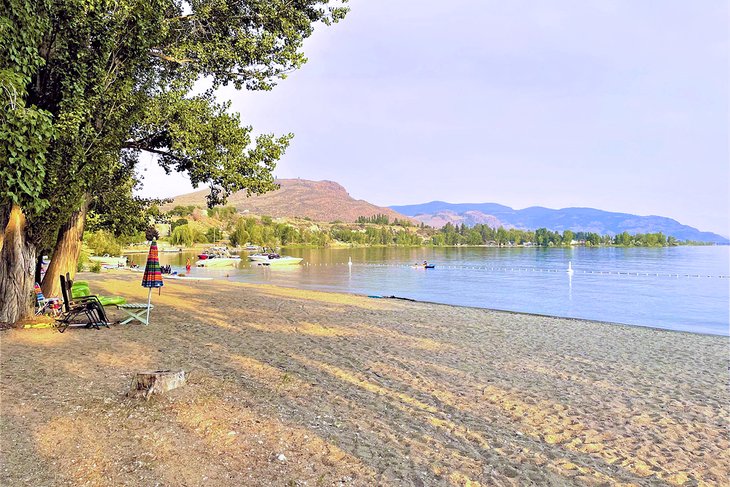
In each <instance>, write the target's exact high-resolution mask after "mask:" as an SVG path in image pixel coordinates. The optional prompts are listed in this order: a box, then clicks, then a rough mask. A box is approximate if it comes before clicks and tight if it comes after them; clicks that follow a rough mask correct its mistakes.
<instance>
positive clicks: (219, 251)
mask: <svg viewBox="0 0 730 487" xmlns="http://www.w3.org/2000/svg"><path fill="white" fill-rule="evenodd" d="M230 256H231V254H230V253H229V252H228V248H227V247H209V248H207V249H205V250H204V251H203V252H202V253H200V254H198V259H200V260H206V259H212V258H214V257H230Z"/></svg>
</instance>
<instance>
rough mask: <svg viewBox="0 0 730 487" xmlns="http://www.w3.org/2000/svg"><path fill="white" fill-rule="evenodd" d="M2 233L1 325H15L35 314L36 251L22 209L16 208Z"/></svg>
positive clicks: (0, 276)
mask: <svg viewBox="0 0 730 487" xmlns="http://www.w3.org/2000/svg"><path fill="white" fill-rule="evenodd" d="M2 230H3V231H2V232H1V234H2V248H1V249H0V322H2V323H15V322H17V321H18V320H20V319H22V318H26V317H28V316H30V315H31V314H32V313H33V304H32V303H33V300H32V294H33V271H34V270H35V259H36V248H35V244H33V243H32V242H30V241H29V240H28V239H27V234H26V230H27V228H26V221H25V215H23V210H21V209H20V207H19V206H17V205H13V206H12V210H11V211H10V214H9V216H8V218H7V224H6V225H5V226H4V227H3V228H2Z"/></svg>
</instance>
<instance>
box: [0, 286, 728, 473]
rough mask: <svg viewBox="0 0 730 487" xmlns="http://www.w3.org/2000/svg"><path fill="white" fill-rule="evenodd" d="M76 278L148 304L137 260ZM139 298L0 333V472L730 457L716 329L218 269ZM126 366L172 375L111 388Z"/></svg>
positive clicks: (718, 465)
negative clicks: (337, 288)
mask: <svg viewBox="0 0 730 487" xmlns="http://www.w3.org/2000/svg"><path fill="white" fill-rule="evenodd" d="M78 278H79V279H85V280H88V281H89V284H90V287H91V289H92V291H93V292H96V293H99V294H102V295H116V294H119V295H123V296H125V297H127V299H128V301H129V302H142V301H144V302H146V298H147V289H145V288H142V287H141V286H140V283H139V280H140V279H139V276H138V275H135V274H133V273H125V274H122V273H106V274H82V275H79V276H78ZM152 303H153V305H154V306H155V308H154V309H153V310H152V316H151V323H150V325H149V326H144V325H140V324H129V325H112V327H111V328H109V329H106V328H102V329H101V330H92V329H83V328H82V329H79V328H75V329H69V330H67V331H66V332H65V333H63V334H60V333H58V332H56V331H54V330H47V329H45V330H44V329H26V330H19V329H13V330H8V331H3V332H2V333H0V345H1V347H2V354H0V365H1V366H2V376H1V377H0V386H1V392H2V397H3V404H2V409H3V417H4V422H3V423H2V424H0V428H1V430H0V431H1V433H2V438H3V441H2V442H0V453H2V456H3V458H4V459H5V465H6V468H5V469H4V470H3V471H0V483H2V484H4V485H20V484H29V485H30V484H33V485H66V484H69V485H80V484H85V483H88V484H89V485H133V486H137V485H139V486H143V485H154V484H156V483H160V484H161V485H191V486H192V485H214V486H218V485H220V486H224V485H286V484H291V485H305V483H306V485H310V486H311V485H340V486H345V485H347V486H350V485H352V486H369V485H396V486H400V485H403V486H411V485H413V486H421V485H444V486H457V485H459V486H463V485H524V484H537V485H601V484H614V483H626V484H637V485H647V484H653V483H662V484H670V485H683V484H696V483H699V484H707V485H713V484H714V485H717V484H719V483H721V479H722V478H724V476H725V474H726V472H727V471H728V469H729V468H730V450H729V449H730V439H728V436H727V431H726V425H727V424H728V421H730V406H729V405H728V404H730V394H729V393H728V391H727V388H726V385H725V377H726V372H727V367H728V357H727V353H726V352H727V343H728V340H727V338H726V337H719V336H713V335H700V334H693V333H686V332H685V333H684V334H682V335H677V334H675V333H657V330H655V329H651V328H645V327H638V326H606V323H602V322H595V321H587V320H577V319H570V318H559V317H545V316H537V315H529V314H524V313H515V312H502V311H494V310H487V309H484V308H468V307H460V306H454V305H448V304H432V303H424V302H410V301H401V300H394V299H372V298H367V297H364V296H361V295H354V294H345V293H333V292H328V291H310V290H303V289H297V288H287V287H278V286H274V285H270V284H249V283H240V282H230V281H229V282H228V283H226V284H223V283H221V282H219V281H195V282H188V283H181V282H180V280H171V281H168V282H165V286H164V287H163V288H162V291H161V294H158V293H157V292H154V293H153V296H152ZM109 314H110V317H111V318H112V319H119V318H122V316H121V314H120V313H119V312H117V311H116V310H115V309H114V308H111V309H110V310H109ZM659 331H669V330H659ZM143 370H185V371H186V373H187V376H188V382H187V385H185V386H184V387H182V388H180V389H176V390H174V391H170V392H169V393H166V394H164V395H161V396H154V397H153V398H151V399H150V400H149V401H144V400H138V399H134V398H130V397H126V395H125V394H126V392H127V391H128V390H129V384H130V381H131V377H132V376H133V374H134V372H136V371H143ZM280 455H281V456H280ZM281 458H283V460H281Z"/></svg>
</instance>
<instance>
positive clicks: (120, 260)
mask: <svg viewBox="0 0 730 487" xmlns="http://www.w3.org/2000/svg"><path fill="white" fill-rule="evenodd" d="M89 260H90V261H91V262H98V263H99V264H101V265H103V266H113V267H124V266H125V265H127V258H126V257H125V256H121V257H114V256H112V255H109V254H104V255H91V256H89Z"/></svg>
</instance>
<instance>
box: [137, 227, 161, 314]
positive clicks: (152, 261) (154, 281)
mask: <svg viewBox="0 0 730 487" xmlns="http://www.w3.org/2000/svg"><path fill="white" fill-rule="evenodd" d="M163 285H164V283H163V282H162V272H161V271H160V257H159V255H158V254H157V241H155V240H153V241H152V245H150V253H149V254H147V264H146V265H145V266H144V275H143V276H142V287H147V288H149V289H150V290H149V292H148V293H147V324H149V322H150V302H151V300H152V288H155V287H162V286H163Z"/></svg>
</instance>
